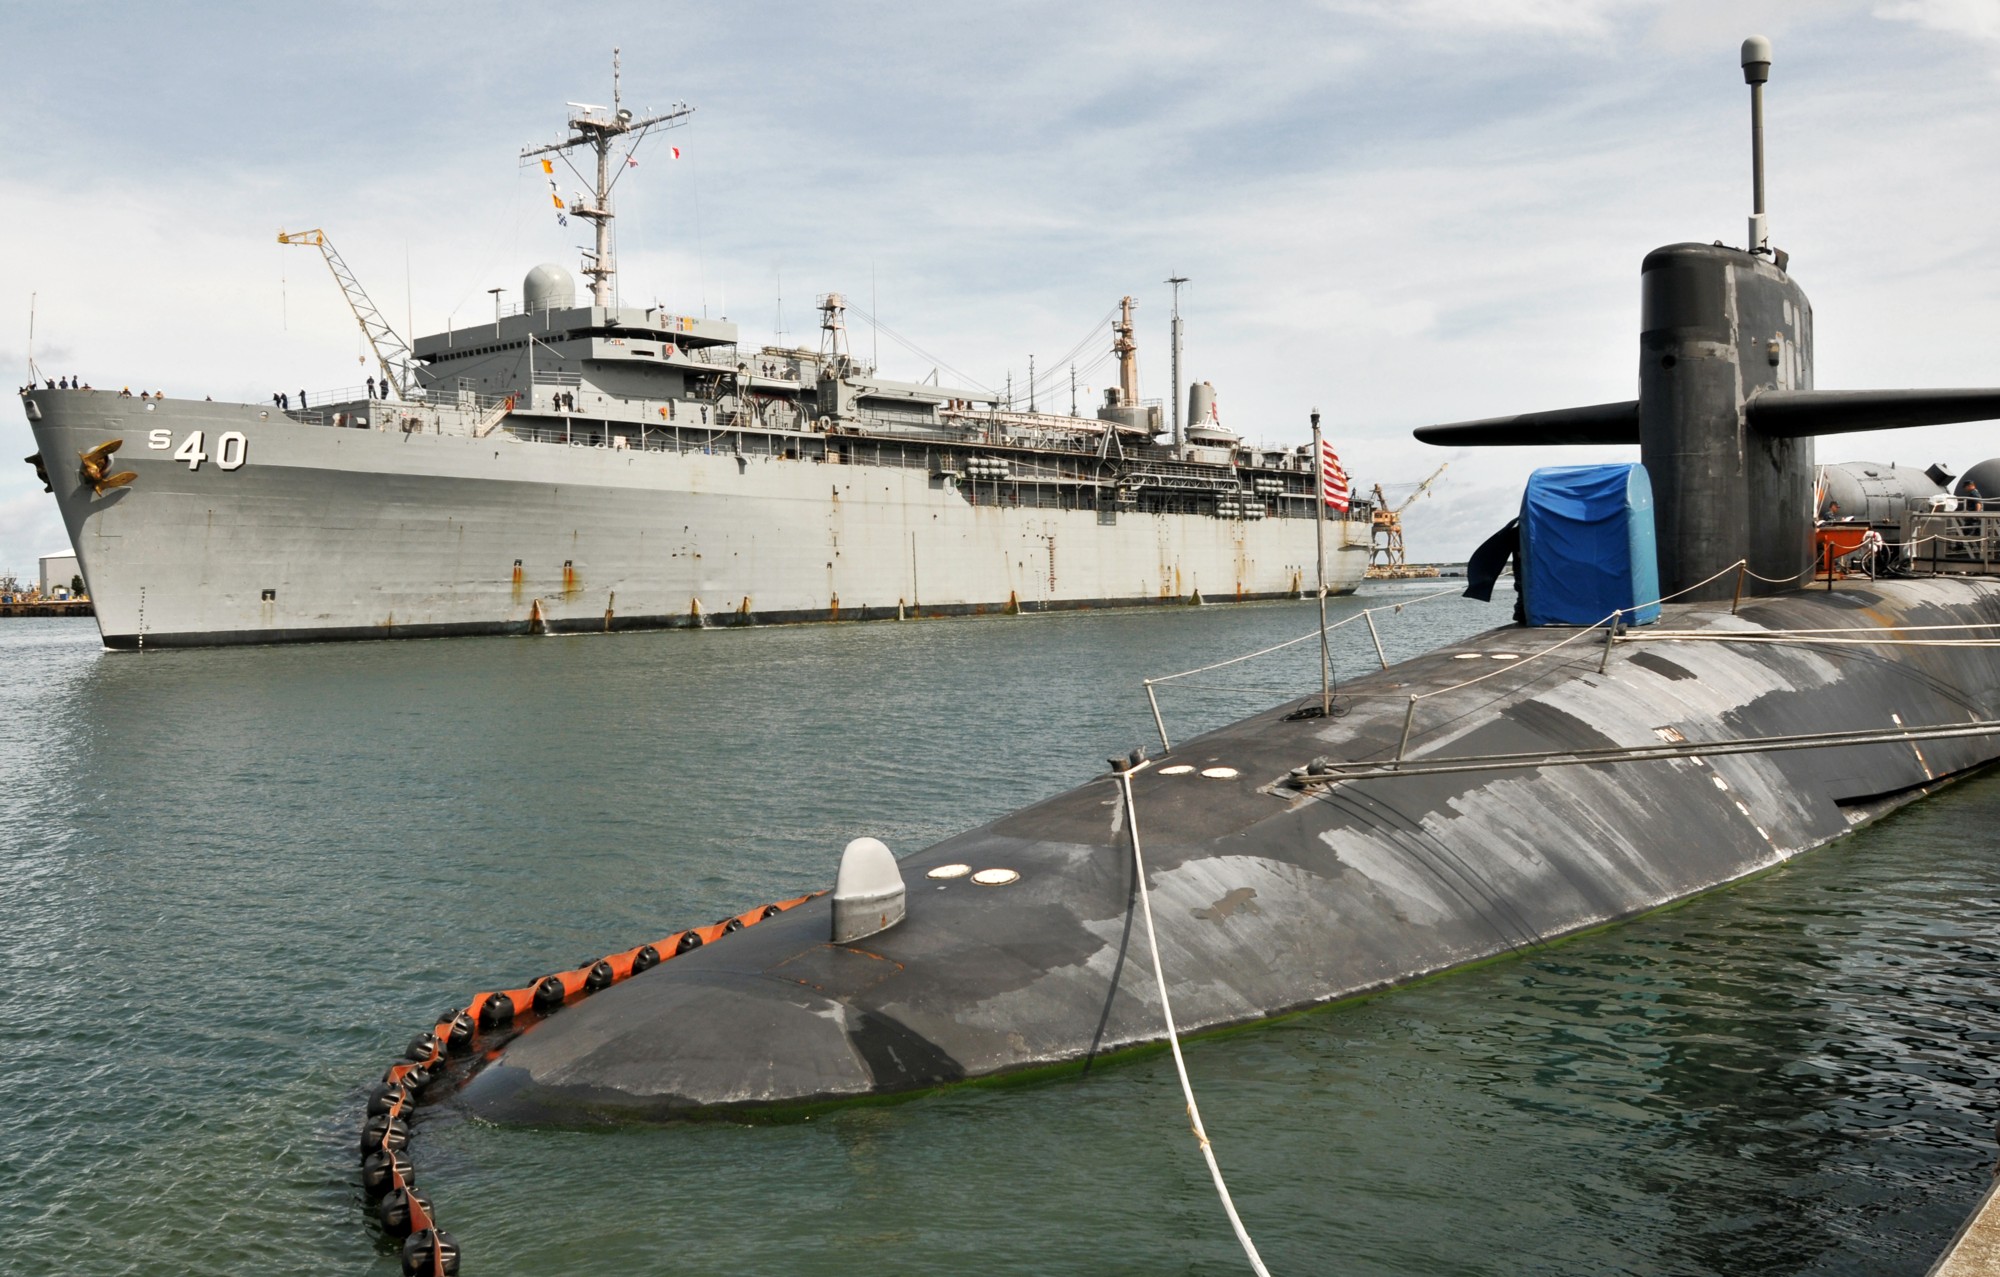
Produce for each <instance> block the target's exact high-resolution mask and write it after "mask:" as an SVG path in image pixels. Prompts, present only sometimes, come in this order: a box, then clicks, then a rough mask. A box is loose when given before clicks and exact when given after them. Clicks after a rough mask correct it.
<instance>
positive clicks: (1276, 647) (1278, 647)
mask: <svg viewBox="0 0 2000 1277" xmlns="http://www.w3.org/2000/svg"><path fill="white" fill-rule="evenodd" d="M1457 593H1458V591H1457V590H1439V591H1438V592H1437V593H1436V594H1426V595H1424V596H1422V597H1421V598H1414V599H1404V600H1403V601H1402V602H1401V603H1396V604H1393V605H1391V606H1389V607H1365V608H1362V609H1361V610H1360V611H1359V612H1356V613H1354V614H1353V615H1352V616H1347V617H1342V618H1341V619H1340V620H1338V621H1335V622H1334V623H1333V624H1332V625H1329V626H1327V627H1326V628H1327V630H1328V631H1329V632H1331V631H1333V630H1337V629H1339V628H1340V627H1341V626H1343V625H1352V624H1354V622H1356V621H1358V620H1360V619H1362V618H1363V617H1366V616H1372V615H1374V614H1375V613H1377V612H1400V611H1402V610H1403V609H1404V608H1406V607H1410V606H1412V605H1414V604H1417V603H1428V602H1430V601H1431V600H1432V599H1441V598H1443V597H1444V596H1445V595H1447V594H1457ZM1318 637H1319V628H1318V627H1317V626H1315V627H1313V629H1311V630H1310V631H1308V632H1306V633H1304V634H1301V635H1299V636H1298V637H1297V638H1295V639H1286V640H1285V641H1284V642H1282V643H1273V644H1272V645H1271V646H1269V647H1265V648H1259V649H1258V650H1257V651H1255V652H1247V653H1245V654H1244V655H1242V656H1232V657H1230V658H1229V659H1228V660H1226V661H1217V662H1216V663H1215V664H1213V665H1203V666H1201V667H1200V668H1199V669H1191V670H1182V671H1181V672H1180V673H1178V674H1162V675H1160V676H1159V677H1158V678H1149V679H1146V680H1145V681H1146V682H1147V683H1150V684H1153V685H1154V686H1158V685H1159V684H1161V683H1171V682H1173V681H1174V680H1175V679H1177V678H1191V677H1193V676H1194V675H1196V674H1206V673H1208V672H1209V671H1210V670H1219V669H1221V668H1222V667H1223V666H1225V665H1236V664H1240V663H1241V662H1243V661H1254V660H1256V659H1257V658H1258V657H1260V656H1269V655H1270V654H1271V653H1273V652H1282V651H1284V650H1285V649H1286V648H1288V647H1297V646H1298V645H1299V644H1301V643H1307V642H1310V641H1312V640H1313V639H1316V638H1318Z"/></svg>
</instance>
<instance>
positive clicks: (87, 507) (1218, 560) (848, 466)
mask: <svg viewBox="0 0 2000 1277" xmlns="http://www.w3.org/2000/svg"><path fill="white" fill-rule="evenodd" d="M688 113H689V108H687V107H685V106H677V107H676V108H675V109H673V110H672V111H669V112H667V113H665V114H661V115H654V116H649V117H646V118H635V116H634V114H633V113H632V112H631V111H629V110H626V109H624V108H623V107H622V106H621V105H619V104H618V96H617V94H616V92H615V91H614V94H613V105H612V106H610V107H594V106H574V104H573V110H572V112H571V114H570V118H569V135H568V136H567V137H566V138H565V139H563V140H562V141H559V142H556V143H553V144H551V145H548V146H544V147H532V148H529V149H528V150H526V151H524V152H523V161H524V162H528V163H536V164H539V165H541V166H542V167H543V168H544V170H545V171H551V172H552V171H553V164H552V162H551V161H550V159H549V157H551V156H553V157H555V158H556V159H559V160H562V161H563V162H565V163H567V162H569V159H570V157H571V155H572V154H574V155H576V156H578V157H579V158H581V159H583V160H584V161H585V162H586V163H588V161H589V160H590V159H593V158H594V160H595V162H596V173H595V178H594V181H590V180H589V179H585V180H586V181H588V182H589V184H590V185H591V187H592V188H593V189H591V190H590V191H588V192H585V193H578V194H577V195H575V196H573V197H572V198H570V199H568V200H564V198H563V197H562V196H561V195H560V194H557V195H555V197H554V198H555V202H556V203H557V205H558V207H559V209H560V210H561V211H562V214H563V216H565V217H575V218H581V219H584V220H586V221H589V222H591V223H593V224H594V226H595V228H596V251H595V252H594V253H591V254H589V255H587V257H586V261H585V266H584V270H583V274H584V275H585V276H587V277H588V280H589V289H590V296H589V298H588V300H587V301H582V300H580V299H579V298H578V296H577V289H576V286H575V283H574V281H573V279H572V277H571V275H570V273H569V272H568V271H566V270H564V269H563V268H562V267H560V266H551V265H544V266H538V267H536V268H535V269H534V270H532V271H530V272H529V274H528V276H527V279H526V281H525V283H524V285H523V288H522V296H521V303H520V305H519V306H518V307H515V308H513V312H512V313H501V308H499V307H497V306H496V318H495V320H494V322H493V323H491V324H481V325H479V326H477V327H475V328H452V329H451V330H448V331H446V332H442V333H437V334H433V335H430V336H425V337H419V338H417V339H416V340H415V341H414V343H412V344H405V343H404V342H403V341H402V340H401V339H400V338H399V337H398V336H397V335H396V334H395V332H394V331H393V330H392V329H391V328H390V326H389V325H388V324H387V323H386V322H385V321H384V320H383V319H382V317H381V315H380V312H379V311H378V310H377V309H376V308H375V307H374V306H373V305H372V304H370V303H369V302H368V300H367V296H366V293H365V291H364V290H363V289H362V288H361V286H360V284H359V282H358V280H357V279H356V277H355V276H354V273H353V272H352V271H350V270H348V269H347V268H346V265H345V263H344V262H343V261H342V260H341V259H340V257H339V256H338V254H337V253H335V252H334V250H333V248H332V246H331V244H330V243H329V242H328V241H327V239H326V237H325V236H324V234H323V233H321V232H318V231H312V232H306V233H303V234H294V235H281V236H280V238H281V239H283V240H286V241H287V242H292V243H303V244H307V245H311V246H314V247H318V248H319V249H320V250H321V251H322V252H323V253H324V255H325V257H326V260H327V262H328V264H329V265H330V266H331V267H332V268H333V273H334V276H335V278H336V279H337V280H338V281H340V283H341V285H342V287H343V288H344V289H345V291H346V292H347V295H348V299H349V302H350V304H351V305H352V306H353V309H354V312H355V315H356V317H357V319H358V320H359V321H360V324H361V327H362V329H363V331H364V332H365V333H366V334H367V337H368V339H369V342H370V343H371V345H372V348H373V350H374V353H375V358H376V360H377V362H378V364H379V368H380V372H381V377H380V380H379V381H376V380H374V379H373V377H372V376H371V379H370V380H371V384H370V385H369V386H367V387H357V388H354V389H352V390H348V391H344V392H336V393H335V394H334V395H332V396H329V397H322V396H312V397H310V400H308V397H307V396H305V395H304V394H301V395H300V397H299V400H298V401H297V402H292V401H291V400H290V399H289V397H287V399H286V401H285V402H284V403H282V404H280V403H266V404H232V403H213V402H207V401H191V400H184V399H176V398H164V397H157V398H156V397H151V396H142V397H139V398H133V397H129V396H127V395H124V394H121V393H119V392H116V391H106V390H105V389H102V388H99V389H96V390H91V391H86V390H82V389H76V388H68V389H65V388H62V387H60V386H56V385H44V386H39V387H30V388H29V389H28V390H27V391H26V392H25V393H24V404H25V408H26V413H27V416H28V419H29V422H30V425H31V427H32V429H33V432H34V435H35V441H36V444H37V445H38V449H39V451H38V453H37V455H36V456H34V457H31V458H29V460H30V461H31V462H33V463H34V464H35V465H36V466H37V467H38V469H39V470H40V471H41V473H42V475H43V477H44V479H45V480H46V482H47V484H48V486H49V488H50V490H51V491H52V492H53V493H54V494H55V498H56V501H57V504H58V505H59V506H60V507H61V510H62V516H63V522H64V524H65V525H66V527H67V528H68V531H69V535H70V539H71V542H72V544H73V545H74V546H75V547H76V551H77V556H78V559H79V560H80V563H81V567H82V573H83V576H84V578H85V579H86V580H87V581H88V583H89V586H90V592H91V594H92V597H93V598H94V599H95V600H96V604H97V618H98V626H99V629H100V631H101V632H102V634H103V638H104V642H105V644H106V645H107V646H110V647H113V648H138V647H146V646H156V645H157V646H171V645H183V646H185V645H204V644H221V643H238V642H273V641H286V640H302V639H352V638H377V637H414V636H426V635H445V634H475V633H520V632H530V631H577V630H606V629H620V628H628V627H632V628H636V627H660V626H686V625H703V624H717V623H729V624H755V623H772V622H782V621H813V620H849V619H881V618H901V617H917V616H944V615H958V614H971V613H981V612H1005V611H1036V610H1044V609H1059V608H1078V607H1098V606H1116V605H1130V604H1148V603H1155V604H1156V603H1165V602H1176V601H1209V602H1222V601H1240V600H1249V599H1270V598H1280V597H1287V596H1297V595H1300V594H1304V593H1308V592H1311V591H1312V590H1314V589H1316V588H1317V582H1318V581H1319V579H1320V576H1321V572H1322V571H1323V573H1324V580H1325V583H1326V588H1327V589H1328V590H1329V591H1330V592H1333V593H1343V592H1347V591H1351V590H1352V589H1353V588H1354V586H1355V584H1356V583H1357V582H1358V581H1359V580H1360V579H1361V576H1362V573H1363V571H1364V570H1365V568H1366V566H1367V562H1368V548H1369V528H1370V516H1371V513H1372V511H1371V508H1370V506H1369V504H1368V503H1367V502H1365V501H1357V502H1354V503H1353V504H1352V505H1351V506H1350V507H1348V508H1346V509H1344V510H1338V511H1336V512H1324V513H1323V509H1322V506H1323V501H1322V495H1321V494H1322V484H1321V478H1320V473H1321V472H1320V467H1319V464H1318V462H1317V458H1316V457H1315V456H1314V454H1313V450H1312V449H1311V448H1310V447H1306V448H1289V447H1286V448H1269V447H1252V446H1248V445H1246V444H1245V442H1244V441H1243V439H1242V438H1241V437H1240V436H1239V435H1237V434H1235V433H1233V432H1231V431H1229V430H1227V429H1225V428H1224V427H1223V426H1222V424H1221V420H1220V417H1219V415H1218V414H1217V413H1216V411H1215V409H1214V392H1213V389H1212V387H1211V386H1210V385H1209V384H1208V383H1205V382H1204V383H1199V384H1195V385H1192V386H1191V387H1189V393H1188V400H1187V403H1186V409H1187V411H1186V414H1185V416H1183V415H1182V414H1181V413H1180V412H1178V411H1177V412H1176V413H1175V414H1174V421H1173V427H1172V430H1171V432H1169V431H1168V430H1167V429H1166V428H1165V426H1164V425H1163V421H1162V416H1163V414H1162V409H1161V405H1160V404H1159V402H1157V401H1149V400H1142V399H1141V398H1140V392H1139V367H1138V347H1137V343H1136V341H1135V340H1134V338H1133V322H1132V299H1131V298H1129V297H1128V298H1126V299H1124V301H1123V302H1122V303H1121V305H1120V307H1119V308H1118V310H1117V313H1116V318H1115V320H1114V321H1112V323H1111V330H1112V335H1113V337H1114V341H1113V346H1112V349H1113V351H1114V352H1115V354H1116V356H1117V361H1118V384H1117V385H1116V386H1115V387H1112V388H1109V389H1107V390H1106V391H1105V392H1104V400H1103V402H1102V404H1101V406H1098V407H1097V408H1096V409H1095V412H1094V415H1091V416H1088V417H1086V416H1081V415H1078V414H1076V413H1075V412H1074V411H1072V412H1071V413H1069V414H1061V413H1052V412H1047V411H1036V410H1032V403H1031V410H1028V411H1021V410H1017V409H1016V407H1015V405H1014V404H1013V403H1011V401H1010V400H1011V396H1009V395H1007V394H1004V393H1000V392H995V391H990V390H982V389H967V388H958V387H953V386H950V385H942V384H937V378H936V377H935V375H933V376H932V377H931V378H929V379H927V380H924V381H896V380H891V379H888V378H885V377H883V376H881V375H879V374H878V372H877V371H876V369H875V368H874V367H873V366H872V365H871V364H870V363H868V362H865V361H862V360H859V359H857V358H856V357H855V356H854V355H853V354H852V353H851V352H850V350H849V347H848V344H847V324H846V310H847V307H846V304H845V302H844V300H843V298H842V297H841V296H840V295H839V294H829V295H826V296H824V297H822V298H820V299H819V315H820V335H819V336H820V340H819V343H818V345H817V348H802V347H801V348H794V347H782V346H771V345H766V346H762V347H761V348H754V347H750V348H746V347H745V346H744V344H743V343H742V342H741V341H740V340H739V333H738V329H737V326H736V325H735V324H733V323H730V322H728V321H726V320H712V319H708V318H695V317H693V316H690V315H685V314H679V313H675V312H674V311H672V310H668V309H664V308H661V307H657V306H655V307H644V308H638V307H628V306H622V305H619V304H617V302H616V299H615V294H614V291H613V287H612V281H613V277H614V274H615V271H616V267H615V263H614V261H613V259H612V241H611V237H610V234H609V227H610V223H611V220H612V209H611V194H612V187H613V186H614V185H615V183H616V181H617V178H618V175H619V174H621V173H623V172H624V171H625V169H626V165H625V163H624V162H623V161H624V159H625V158H628V157H630V155H631V154H632V151H633V149H634V148H635V147H636V146H637V144H638V142H639V141H640V140H641V139H642V138H644V137H645V136H646V135H647V134H648V133H649V132H651V131H653V130H656V129H660V128H668V127H672V126H673V125H675V124H676V123H679V122H680V121H681V120H683V119H684V118H685V117H686V116H687V114H688ZM553 189H554V188H553V184H552V190H553ZM1174 334H1175V337H1174V345H1175V354H1176V360H1175V380H1176V385H1175V390H1174V401H1175V402H1176V407H1177V408H1178V407H1179V402H1178V401H1179V398H1180V387H1179V384H1178V380H1179V363H1178V353H1179V323H1178V317H1176V322H1175V325H1174ZM323 398H324V399H326V401H324V402H323V401H322V399H323ZM1322 546H1323V548H1322Z"/></svg>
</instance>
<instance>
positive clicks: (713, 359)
mask: <svg viewBox="0 0 2000 1277" xmlns="http://www.w3.org/2000/svg"><path fill="white" fill-rule="evenodd" d="M675 349H677V350H678V351H679V352H680V354H681V357H682V358H683V359H692V360H693V361H694V362H696V363H698V364H710V365H712V366H714V367H717V368H738V367H740V366H741V365H742V363H743V360H742V357H741V356H739V355H738V354H737V353H736V346H735V343H733V342H725V343H723V344H722V345H719V346H680V345H677V346H676V347H675Z"/></svg>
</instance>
